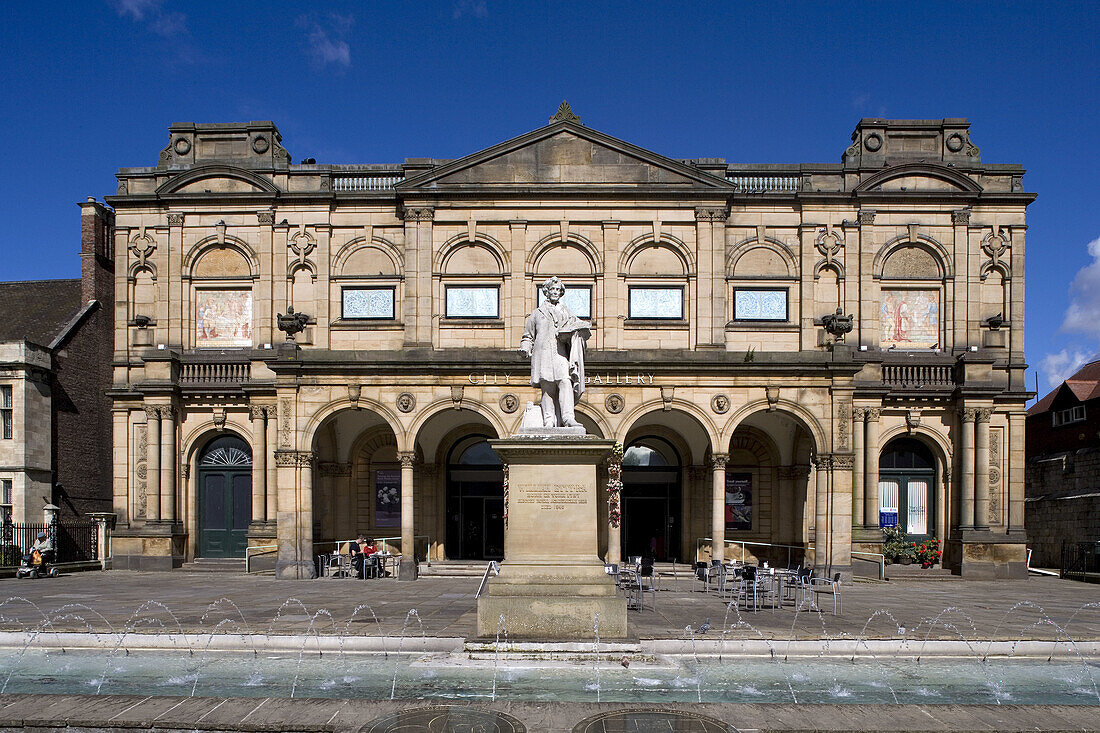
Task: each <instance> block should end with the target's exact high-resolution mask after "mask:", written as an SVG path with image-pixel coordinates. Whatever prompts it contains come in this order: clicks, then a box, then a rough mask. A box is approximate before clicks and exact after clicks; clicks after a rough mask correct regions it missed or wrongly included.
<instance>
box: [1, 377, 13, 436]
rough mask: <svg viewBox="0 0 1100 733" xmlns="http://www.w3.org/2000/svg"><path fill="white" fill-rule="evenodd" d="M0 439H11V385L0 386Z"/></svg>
mask: <svg viewBox="0 0 1100 733" xmlns="http://www.w3.org/2000/svg"><path fill="white" fill-rule="evenodd" d="M0 437H2V438H3V439H4V440H11V437H12V406H11V385H10V384H0Z"/></svg>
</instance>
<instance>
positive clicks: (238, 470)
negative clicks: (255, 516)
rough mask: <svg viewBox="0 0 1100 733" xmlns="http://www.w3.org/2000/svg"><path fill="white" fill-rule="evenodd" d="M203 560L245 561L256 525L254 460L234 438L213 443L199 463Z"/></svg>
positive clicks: (201, 551)
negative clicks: (250, 527) (251, 528)
mask: <svg viewBox="0 0 1100 733" xmlns="http://www.w3.org/2000/svg"><path fill="white" fill-rule="evenodd" d="M198 479H199V481H198V496H197V497H196V498H197V500H198V502H197V503H198V509H199V543H198V544H199V547H198V554H199V556H200V557H244V550H245V548H246V547H247V546H248V525H249V523H251V521H252V457H251V455H250V453H249V450H248V445H247V444H246V443H245V442H244V441H242V440H241V439H239V438H236V437H234V436H225V437H223V438H218V439H216V440H214V441H212V442H211V443H210V445H209V446H208V447H207V449H206V451H205V452H204V453H203V457H202V459H201V460H200V462H199V476H198Z"/></svg>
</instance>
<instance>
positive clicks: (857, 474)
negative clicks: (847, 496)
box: [852, 407, 867, 527]
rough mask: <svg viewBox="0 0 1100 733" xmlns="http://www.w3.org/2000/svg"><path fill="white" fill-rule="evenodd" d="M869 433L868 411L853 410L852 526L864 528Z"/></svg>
mask: <svg viewBox="0 0 1100 733" xmlns="http://www.w3.org/2000/svg"><path fill="white" fill-rule="evenodd" d="M866 432H867V410H866V409H864V408H862V407H855V408H852V453H853V454H854V461H853V462H852V525H853V526H855V527H863V526H864V524H865V522H864V519H863V518H864V516H866V510H867V508H866V506H864V501H863V497H864V492H865V491H866V490H867V487H866V486H865V485H864V479H863V472H864V470H865V468H866V461H867V455H866V449H865V447H864V444H865V443H866Z"/></svg>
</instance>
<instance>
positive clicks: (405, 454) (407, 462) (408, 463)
mask: <svg viewBox="0 0 1100 733" xmlns="http://www.w3.org/2000/svg"><path fill="white" fill-rule="evenodd" d="M397 460H399V461H400V462H401V468H412V467H413V465H414V464H415V463H416V451H411V450H402V451H398V452H397Z"/></svg>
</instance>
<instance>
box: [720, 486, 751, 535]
mask: <svg viewBox="0 0 1100 733" xmlns="http://www.w3.org/2000/svg"><path fill="white" fill-rule="evenodd" d="M726 529H735V530H746V529H747V530H751V529H752V474H751V473H727V474H726Z"/></svg>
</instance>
